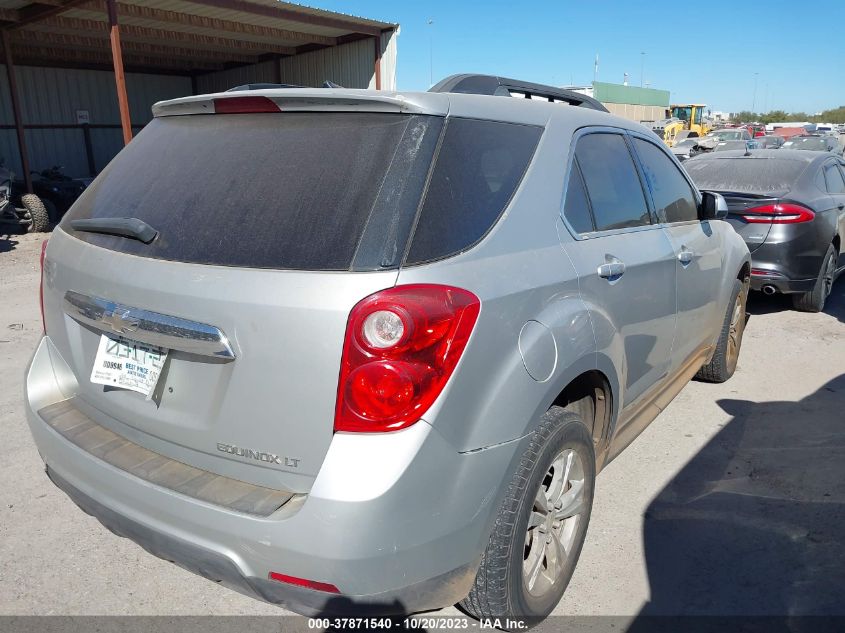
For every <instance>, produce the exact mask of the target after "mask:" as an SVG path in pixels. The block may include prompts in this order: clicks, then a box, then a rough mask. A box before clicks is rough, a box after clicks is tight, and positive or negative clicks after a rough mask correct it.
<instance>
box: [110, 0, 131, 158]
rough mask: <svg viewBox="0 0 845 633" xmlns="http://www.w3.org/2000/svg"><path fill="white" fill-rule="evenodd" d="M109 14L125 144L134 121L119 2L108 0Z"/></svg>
mask: <svg viewBox="0 0 845 633" xmlns="http://www.w3.org/2000/svg"><path fill="white" fill-rule="evenodd" d="M106 7H107V8H108V13H109V36H110V38H111V57H112V63H113V64H114V82H115V87H116V89H117V103H118V106H119V108H120V126H121V127H122V128H123V144H124V145H126V144H128V143H129V141H131V140H132V121H131V119H130V117H129V98H128V97H127V96H126V76H125V75H124V74H123V54H122V53H121V51H120V27H118V25H117V2H116V0H106Z"/></svg>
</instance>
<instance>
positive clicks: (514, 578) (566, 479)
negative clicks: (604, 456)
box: [459, 406, 596, 623]
mask: <svg viewBox="0 0 845 633" xmlns="http://www.w3.org/2000/svg"><path fill="white" fill-rule="evenodd" d="M595 477H596V461H595V453H594V449H593V441H592V437H591V436H590V432H589V430H588V429H587V427H586V426H585V425H584V422H583V421H582V419H581V417H580V416H579V415H577V414H576V413H573V412H572V411H568V410H565V409H563V408H561V407H557V406H555V407H552V408H551V409H549V410H548V411H547V412H546V413H545V414H544V415H543V418H542V420H541V423H540V426H539V427H538V428H537V430H536V431H534V433H533V434H532V436H531V440H530V443H529V445H528V448H527V449H526V450H525V453H524V454H523V455H522V458H521V459H520V462H519V466H518V468H517V471H516V473H515V474H514V476H513V478H512V479H511V482H510V485H509V487H508V490H507V494H506V496H505V499H504V501H503V502H502V506H501V509H500V512H499V515H498V517H497V518H496V523H495V526H494V527H493V531H492V534H491V536H490V541H489V542H488V544H487V548H486V550H485V551H484V554H483V556H482V558H481V564H480V566H479V569H478V574H477V575H476V578H475V583H474V584H473V587H472V590H471V591H470V593H469V595H468V596H467V597H466V598H465V599H464V600H463V601H462V602H461V603H460V605H459V606H460V607H461V608H462V609H463V610H464V611H466V612H467V613H469V614H470V615H472V616H473V617H476V618H478V619H486V618H510V619H524V620H525V621H528V622H529V623H534V622H535V621H537V620H540V619H542V618H545V617H546V616H548V615H549V614H550V613H551V612H552V609H554V607H555V606H556V605H557V603H558V602H559V601H560V598H561V597H562V596H563V592H564V590H565V589H566V586H567V585H568V584H569V580H570V578H571V577H572V573H573V571H574V570H575V565H576V563H577V562H578V557H579V555H580V553H581V547H582V546H583V544H584V539H585V537H586V534H587V526H588V525H589V521H590V512H591V510H592V505H593V490H594V488H595ZM557 506H559V507H557ZM564 515H569V516H564ZM561 519H562V520H561ZM529 521H530V522H529Z"/></svg>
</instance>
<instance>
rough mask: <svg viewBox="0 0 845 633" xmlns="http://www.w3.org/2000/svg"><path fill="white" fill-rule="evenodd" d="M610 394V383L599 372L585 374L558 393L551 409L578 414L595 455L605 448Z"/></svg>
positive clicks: (608, 427) (593, 371) (609, 413)
mask: <svg viewBox="0 0 845 633" xmlns="http://www.w3.org/2000/svg"><path fill="white" fill-rule="evenodd" d="M611 397H612V393H611V390H610V384H609V383H608V381H607V378H605V376H604V374H602V373H601V372H600V371H596V370H592V371H588V372H585V373H583V374H581V375H580V376H578V377H577V378H575V379H574V380H573V381H571V382H570V383H569V384H568V385H566V387H565V388H564V389H563V391H561V392H560V393H559V394H558V396H557V398H555V401H554V402H553V403H552V406H559V407H563V408H564V409H566V410H568V411H572V412H573V413H576V414H578V416H579V417H580V418H581V419H582V420H583V421H584V423H585V424H586V425H587V427H588V428H589V429H590V434H591V435H592V437H593V446H594V448H595V451H596V454H597V455H598V454H599V452H600V451H601V449H602V448H604V446H605V445H606V441H607V439H608V438H607V435H608V431H609V429H610V415H611V411H612V409H613V407H612V406H611V404H612V401H611Z"/></svg>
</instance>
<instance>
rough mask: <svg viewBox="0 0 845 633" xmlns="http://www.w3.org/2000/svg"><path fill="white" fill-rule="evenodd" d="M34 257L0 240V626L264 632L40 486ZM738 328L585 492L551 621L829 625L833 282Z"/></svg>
mask: <svg viewBox="0 0 845 633" xmlns="http://www.w3.org/2000/svg"><path fill="white" fill-rule="evenodd" d="M43 239H44V236H39V235H22V236H9V237H5V238H4V237H3V236H0V433H2V442H0V614H19V615H23V614H45V615H46V614H148V615H153V614H163V615H175V614H229V615H236V614H252V615H258V614H279V613H280V611H279V610H278V609H277V608H276V607H273V606H271V605H268V604H263V603H260V602H257V601H254V600H252V599H250V598H246V597H244V596H241V595H239V594H237V593H234V592H232V591H229V590H228V589H225V588H222V587H220V586H217V585H215V584H214V583H212V582H209V581H207V580H204V579H202V578H199V577H197V576H194V575H192V574H190V573H188V572H185V571H183V570H181V569H179V568H177V567H176V566H174V565H172V564H169V563H167V562H164V561H161V560H158V559H156V558H154V557H152V556H151V555H149V554H147V553H146V552H145V551H143V550H142V549H141V548H139V547H138V546H136V545H134V544H133V543H131V542H130V541H128V540H126V539H121V538H118V537H116V536H114V535H113V534H111V533H110V532H108V531H107V530H105V529H104V528H102V526H100V524H99V523H98V522H97V521H96V520H95V519H92V518H91V517H89V516H87V515H85V514H83V513H82V512H81V511H80V510H79V509H77V508H76V506H74V505H73V503H71V502H70V501H69V500H68V499H67V498H66V497H65V496H64V495H63V494H62V493H60V492H59V491H58V490H57V489H56V488H55V487H54V486H53V485H52V484H51V483H50V482H49V481H48V480H47V478H46V477H45V475H44V471H43V467H42V463H41V460H40V458H39V456H38V453H37V451H36V449H35V446H34V445H33V442H32V440H31V438H30V434H29V430H28V428H27V425H26V420H25V418H24V413H23V406H22V389H23V388H22V381H23V372H24V369H25V367H26V365H27V363H28V361H29V358H30V354H31V353H32V351H33V349H34V348H35V345H36V342H37V341H38V339H39V337H40V336H41V319H40V316H39V308H38V278H39V263H38V258H39V247H40V244H41V241H42V240H43ZM749 311H750V312H751V320H750V322H749V324H748V328H747V331H746V335H745V341H744V344H743V349H742V355H741V357H740V367H739V369H738V371H737V373H736V375H735V376H734V377H733V379H732V380H730V381H729V382H727V383H725V384H723V385H710V384H703V383H691V384H690V385H688V386H687V387H686V388H685V389H684V390H683V391H682V392H681V394H680V395H679V396H678V397H677V398H676V400H675V401H674V402H673V403H672V404H671V405H670V406H669V408H668V409H667V410H666V411H665V412H664V413H663V414H662V415H661V416H660V417H659V418H658V419H657V420H656V421H655V422H654V423H653V424H652V425H651V426H650V427H649V428H648V429H647V430H646V431H645V432H644V433H643V435H642V436H641V437H640V438H639V439H637V441H636V442H634V444H633V445H632V446H631V447H629V448H628V449H627V450H626V451H625V452H624V453H623V454H622V455H621V456H620V457H619V458H618V459H617V460H616V461H614V462H613V463H612V464H610V466H608V467H607V469H606V470H605V471H604V472H603V473H602V474H601V475H600V477H599V479H598V482H597V492H596V499H595V507H594V511H593V517H592V521H591V524H590V528H589V532H588V536H587V542H586V545H585V547H584V550H583V553H582V555H581V561H580V563H579V565H578V568H577V570H576V572H575V575H574V577H573V579H572V582H571V584H570V587H569V589H568V591H567V593H566V595H565V597H564V599H563V600H562V601H561V603H560V604H559V606H558V608H557V611H556V613H560V614H573V615H621V616H628V617H630V618H631V619H635V618H636V617H637V616H640V615H650V614H665V613H669V614H673V613H686V614H700V613H705V614H718V615H725V614H754V615H760V614H773V615H779V614H830V613H837V614H845V597H843V595H842V592H841V588H842V587H845V279H842V280H840V281H839V282H838V284H837V285H836V286H835V288H834V294H833V296H832V297H831V299H830V301H829V305H828V307H827V308H826V310H825V312H824V313H822V314H802V313H798V312H794V311H792V310H791V309H790V303H789V302H788V301H785V300H783V298H781V297H774V298H771V299H770V298H765V297H762V296H759V295H754V296H753V297H752V300H751V301H750V304H749ZM443 613H444V614H448V613H456V612H455V611H454V610H453V609H447V610H444V611H443Z"/></svg>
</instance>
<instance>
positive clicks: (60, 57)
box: [0, 0, 398, 73]
mask: <svg viewBox="0 0 845 633" xmlns="http://www.w3.org/2000/svg"><path fill="white" fill-rule="evenodd" d="M55 1H56V0H53V2H50V3H46V2H45V3H38V2H31V1H30V0H0V25H2V26H0V28H3V29H4V30H8V31H11V38H10V40H11V43H12V54H13V57H14V60H15V63H16V64H20V65H25V64H28V65H52V66H62V67H98V66H102V67H104V68H108V66H109V65H110V64H111V57H110V47H109V42H108V34H109V30H108V17H107V11H106V5H105V3H104V2H102V0H93V1H92V0H58V1H59V2H62V4H54V2H55ZM117 8H118V11H117V13H118V21H119V23H120V27H121V44H122V50H123V57H124V65H125V66H126V67H127V69H128V70H129V69H134V70H142V71H146V72H156V71H159V70H160V71H170V72H180V71H181V72H185V73H190V72H195V71H203V70H207V71H215V70H223V69H226V68H230V67H232V66H233V65H236V64H254V63H258V62H261V61H264V60H267V59H283V58H288V57H293V56H295V55H297V54H300V53H305V52H311V51H314V50H318V49H321V48H327V47H334V46H336V45H338V44H343V43H347V42H353V41H355V40H358V39H365V38H368V39H371V38H374V37H378V38H380V37H381V33H382V32H384V31H389V30H393V29H396V28H398V25H397V24H394V23H391V22H384V21H380V20H373V19H369V18H362V17H359V16H353V15H347V14H343V13H336V12H332V11H326V10H324V9H318V8H315V7H310V6H305V5H300V4H295V3H291V2H280V1H278V0H120V2H118V3H117Z"/></svg>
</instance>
